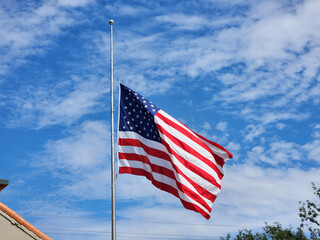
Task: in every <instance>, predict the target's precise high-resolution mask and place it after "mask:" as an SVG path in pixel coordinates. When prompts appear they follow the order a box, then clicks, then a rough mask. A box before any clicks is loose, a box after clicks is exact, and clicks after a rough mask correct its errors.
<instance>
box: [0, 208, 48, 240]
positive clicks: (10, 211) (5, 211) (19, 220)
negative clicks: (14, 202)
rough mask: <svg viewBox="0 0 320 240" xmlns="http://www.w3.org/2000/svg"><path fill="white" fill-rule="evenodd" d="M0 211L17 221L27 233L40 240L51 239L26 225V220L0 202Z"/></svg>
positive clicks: (31, 226)
mask: <svg viewBox="0 0 320 240" xmlns="http://www.w3.org/2000/svg"><path fill="white" fill-rule="evenodd" d="M0 210H1V211H3V212H4V213H6V214H7V215H8V216H9V217H11V218H13V219H14V220H15V221H17V222H18V223H19V224H21V225H22V226H24V227H25V228H27V229H28V230H29V231H31V232H33V233H34V234H35V235H37V236H38V237H39V238H42V239H43V240H52V238H50V237H48V236H47V235H45V234H44V233H43V232H41V231H40V230H38V229H36V228H35V227H34V226H33V225H31V224H30V223H28V222H27V221H26V220H24V219H23V218H22V217H20V216H19V215H18V214H17V213H16V212H15V211H13V210H12V209H10V208H9V207H7V206H6V205H4V204H3V203H1V202H0Z"/></svg>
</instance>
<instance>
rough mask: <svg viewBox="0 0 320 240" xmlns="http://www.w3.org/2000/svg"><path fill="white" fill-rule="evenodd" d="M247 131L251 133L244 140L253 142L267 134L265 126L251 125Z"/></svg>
mask: <svg viewBox="0 0 320 240" xmlns="http://www.w3.org/2000/svg"><path fill="white" fill-rule="evenodd" d="M245 130H246V131H249V133H247V135H246V136H245V138H244V140H245V141H250V142H251V141H253V139H254V138H256V137H259V136H260V135H261V134H263V133H264V132H265V126H263V125H253V124H249V125H248V126H247V127H246V129H245Z"/></svg>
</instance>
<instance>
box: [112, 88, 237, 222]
mask: <svg viewBox="0 0 320 240" xmlns="http://www.w3.org/2000/svg"><path fill="white" fill-rule="evenodd" d="M230 158H232V154H231V153H230V152H229V151H228V150H226V149H225V148H223V147H222V146H220V145H219V144H217V143H214V142H212V141H209V140H207V139H206V138H204V137H202V136H201V135H199V134H197V133H195V132H193V131H192V130H191V129H189V128H188V127H187V126H186V125H184V124H183V123H181V122H179V121H178V120H176V119H174V118H173V117H171V116H170V115H169V114H167V113H166V112H164V111H163V110H161V109H160V108H158V107H157V106H156V105H154V104H153V103H151V102H150V101H148V100H147V99H146V98H144V97H143V96H141V95H139V94H138V93H136V92H135V91H133V90H131V89H130V88H128V87H126V86H124V85H122V84H120V106H119V129H118V160H119V162H118V163H119V173H120V174H122V173H128V174H134V175H139V176H144V177H146V178H147V179H149V180H150V181H151V182H152V184H153V185H154V186H156V187H157V188H159V189H161V190H163V191H166V192H169V193H171V194H172V195H174V196H176V197H177V198H179V199H180V201H181V203H182V204H183V206H184V207H185V208H187V209H190V210H193V211H196V212H198V213H200V214H202V215H203V216H204V217H205V218H206V219H209V218H210V213H211V206H212V203H213V202H214V201H215V199H216V197H217V195H218V194H219V192H220V190H221V180H222V178H223V165H224V163H225V162H226V161H227V160H228V159H230Z"/></svg>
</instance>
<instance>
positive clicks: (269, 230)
mask: <svg viewBox="0 0 320 240" xmlns="http://www.w3.org/2000/svg"><path fill="white" fill-rule="evenodd" d="M233 239H234V240H308V238H307V237H306V235H305V234H304V233H303V231H302V229H301V228H300V227H299V228H297V229H296V230H294V229H293V228H292V227H289V228H283V227H282V225H281V224H280V223H277V222H276V223H274V224H273V225H268V224H267V223H266V226H265V227H264V228H263V232H262V233H261V232H257V233H253V232H252V230H248V229H243V230H240V231H239V232H238V234H237V235H236V236H235V238H233ZM220 240H231V235H230V234H228V235H227V237H226V238H223V237H222V238H220Z"/></svg>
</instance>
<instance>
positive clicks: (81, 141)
mask: <svg viewBox="0 0 320 240" xmlns="http://www.w3.org/2000/svg"><path fill="white" fill-rule="evenodd" d="M109 136H110V135H109V131H108V125H106V124H105V123H104V122H101V121H86V122H84V123H83V124H82V125H81V126H79V127H77V128H75V129H73V130H71V131H70V132H69V133H68V135H67V136H66V137H64V138H61V139H57V140H51V141H48V142H47V143H46V145H45V146H44V150H43V151H42V152H40V153H38V154H35V155H34V156H33V161H32V162H31V165H32V166H33V167H36V168H37V169H38V170H41V171H40V173H44V174H50V175H51V177H53V178H54V179H56V181H57V182H59V183H60V184H62V185H61V186H59V190H58V191H57V192H56V193H55V194H58V195H60V194H61V195H63V196H64V197H71V198H77V199H78V200H79V199H82V200H85V199H105V198H106V197H107V196H108V195H109V192H108V191H107V185H108V183H109V181H110V177H109V176H110V170H109V169H110V168H109V167H110V166H109V165H111V164H109V165H108V164H107V162H109V160H108V159H110V157H109V156H110V149H109V148H108V146H110V139H109V138H110V137H109ZM61 181H62V182H61ZM51 190H52V191H54V189H51Z"/></svg>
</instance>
